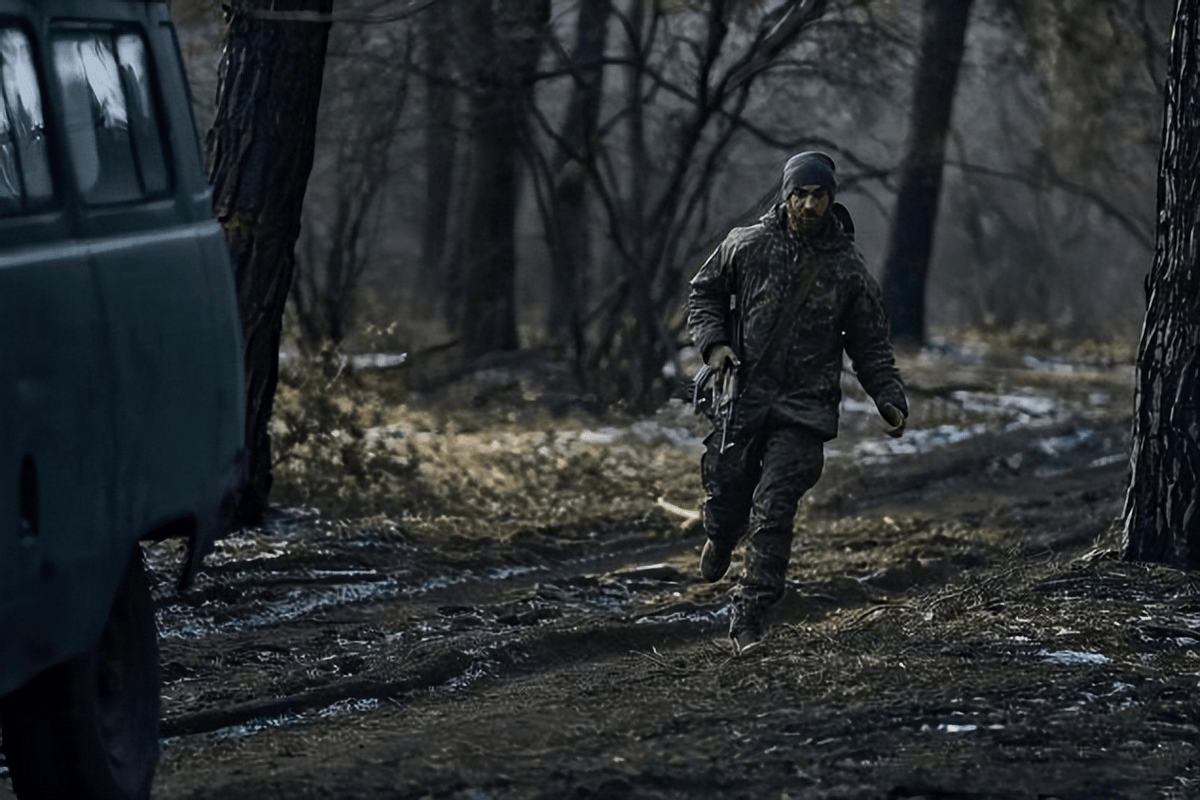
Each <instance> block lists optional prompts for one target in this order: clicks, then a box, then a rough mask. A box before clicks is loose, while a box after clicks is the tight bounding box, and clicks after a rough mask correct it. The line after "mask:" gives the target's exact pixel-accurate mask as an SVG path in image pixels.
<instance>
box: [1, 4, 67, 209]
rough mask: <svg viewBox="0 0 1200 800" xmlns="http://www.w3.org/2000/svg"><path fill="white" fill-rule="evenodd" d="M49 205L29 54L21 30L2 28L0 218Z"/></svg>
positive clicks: (50, 191)
mask: <svg viewBox="0 0 1200 800" xmlns="http://www.w3.org/2000/svg"><path fill="white" fill-rule="evenodd" d="M53 200H54V184H53V182H52V181H51V178H50V162H49V158H48V155H47V153H46V129H45V123H44V120H43V119H42V93H41V89H40V88H39V86H38V79H37V70H36V69H35V68H34V65H33V51H32V48H31V47H30V44H29V38H28V37H27V36H26V35H25V34H24V33H23V32H22V31H21V30H19V29H17V28H2V27H0V217H7V216H13V215H15V214H23V213H28V212H30V211H37V210H39V209H42V208H45V207H46V206H48V205H49V204H50V203H52V202H53Z"/></svg>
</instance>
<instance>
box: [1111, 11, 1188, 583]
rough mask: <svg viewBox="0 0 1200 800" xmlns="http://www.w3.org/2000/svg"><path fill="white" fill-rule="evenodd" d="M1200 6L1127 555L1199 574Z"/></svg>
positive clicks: (1140, 405) (1153, 287)
mask: <svg viewBox="0 0 1200 800" xmlns="http://www.w3.org/2000/svg"><path fill="white" fill-rule="evenodd" d="M1198 7H1200V0H1179V3H1178V5H1177V6H1176V8H1175V26H1174V31H1173V33H1172V40H1171V63H1170V70H1169V73H1168V75H1167V86H1166V108H1165V113H1164V116H1163V136H1162V154H1161V156H1160V158H1159V167H1158V231H1157V237H1156V242H1155V248H1154V264H1153V267H1152V269H1151V272H1150V275H1149V277H1148V279H1147V282H1146V291H1147V298H1146V299H1147V306H1146V320H1145V323H1144V325H1143V327H1142V338H1141V343H1140V345H1139V347H1138V364H1137V383H1136V390H1137V391H1136V399H1135V401H1134V417H1133V446H1132V451H1131V453H1130V485H1129V492H1128V494H1127V496H1126V499H1125V531H1124V547H1123V551H1124V556H1125V557H1126V558H1128V559H1130V560H1137V561H1154V562H1158V563H1163V564H1168V565H1171V566H1176V567H1181V568H1187V569H1197V568H1200V513H1197V512H1198V511H1200V504H1198V502H1197V501H1198V496H1197V492H1198V491H1200V446H1198V440H1200V409H1198V406H1200V397H1197V391H1200V335H1198V334H1200V270H1198V265H1197V257H1198V256H1200V238H1198V234H1200V227H1198V219H1197V214H1198V213H1200V110H1198V101H1197V97H1200V63H1198V57H1200V54H1198V52H1197V47H1198V45H1200V39H1198V38H1197V37H1200V24H1198V23H1197V16H1198V15H1200V11H1198Z"/></svg>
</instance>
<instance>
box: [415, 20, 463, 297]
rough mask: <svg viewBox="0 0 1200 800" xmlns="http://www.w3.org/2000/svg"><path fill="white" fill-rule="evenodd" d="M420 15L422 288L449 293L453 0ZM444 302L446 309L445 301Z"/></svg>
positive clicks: (454, 145)
mask: <svg viewBox="0 0 1200 800" xmlns="http://www.w3.org/2000/svg"><path fill="white" fill-rule="evenodd" d="M420 20H421V44H422V48H423V53H424V58H423V64H422V66H423V68H424V74H425V93H424V113H425V131H424V134H423V135H424V138H425V146H424V150H425V153H424V156H425V208H424V220H423V226H422V229H421V274H420V276H419V277H418V280H417V288H418V292H419V293H420V294H421V295H422V296H424V297H445V296H446V295H447V294H448V293H449V288H450V285H451V284H452V283H453V281H454V277H453V276H452V275H451V268H450V265H449V264H448V263H447V262H448V261H449V259H448V258H447V257H446V254H447V241H448V239H449V231H450V217H451V213H450V212H451V201H452V198H453V187H454V180H453V178H454V175H455V169H456V167H457V166H458V158H457V156H458V136H457V128H458V119H457V117H458V95H459V87H457V86H455V85H454V83H453V80H452V75H453V59H452V58H451V56H452V54H453V52H454V50H453V45H454V36H453V30H452V28H453V24H454V19H453V15H452V13H451V8H450V4H449V3H445V2H441V3H434V4H432V5H431V6H430V7H429V8H427V9H426V10H425V11H424V12H422V14H421V17H420ZM427 305H428V304H427ZM441 305H442V306H443V310H445V306H446V303H445V302H443V303H442V304H441ZM447 316H450V315H447Z"/></svg>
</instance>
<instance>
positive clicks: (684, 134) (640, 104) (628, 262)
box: [580, 0, 827, 407]
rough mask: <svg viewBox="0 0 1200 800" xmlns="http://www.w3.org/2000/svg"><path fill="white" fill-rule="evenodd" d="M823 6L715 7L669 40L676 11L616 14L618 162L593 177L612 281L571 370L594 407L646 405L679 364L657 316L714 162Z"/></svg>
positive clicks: (672, 290) (672, 286)
mask: <svg viewBox="0 0 1200 800" xmlns="http://www.w3.org/2000/svg"><path fill="white" fill-rule="evenodd" d="M826 5H827V4H826V2H825V0H800V2H791V1H790V0H789V1H787V2H781V3H780V4H779V5H778V6H776V7H775V8H772V9H770V10H768V11H766V12H763V13H759V14H757V16H755V12H756V11H757V9H754V8H751V7H748V6H742V5H741V4H737V3H732V2H713V3H709V4H706V5H705V6H704V7H703V10H702V11H701V12H700V16H699V17H698V18H696V17H688V18H687V19H685V20H683V21H681V22H680V23H679V25H678V27H677V28H676V30H675V31H674V32H673V36H667V34H665V33H664V31H665V30H666V29H667V27H668V26H669V25H670V23H671V22H673V20H672V19H670V18H669V16H668V15H669V14H671V13H675V11H674V10H673V9H670V8H667V7H665V6H664V5H660V4H654V5H652V6H648V5H647V4H645V3H642V2H640V0H631V3H630V6H629V9H628V11H627V12H626V13H623V14H621V15H620V23H621V30H622V31H623V32H624V49H625V50H626V55H625V56H624V65H625V66H624V69H625V73H626V74H625V76H624V86H625V92H626V102H625V103H624V104H623V105H622V107H621V108H620V109H618V110H617V111H616V112H615V114H614V116H613V121H614V122H617V121H620V122H621V123H623V132H622V136H621V139H620V140H621V142H622V146H621V147H620V148H619V150H620V152H622V153H623V154H624V158H623V159H618V158H617V156H616V155H615V151H616V150H617V149H618V148H615V147H614V146H612V145H609V146H606V147H605V148H603V149H602V150H601V151H600V155H601V158H600V159H599V160H598V162H597V165H596V167H595V172H594V173H593V174H592V181H593V185H594V186H595V187H596V190H597V193H598V195H599V197H600V199H601V201H602V203H603V209H604V216H605V218H606V220H607V224H608V231H609V236H610V240H611V242H612V246H613V247H614V249H615V252H616V253H617V257H618V276H619V277H618V279H617V280H616V281H615V282H613V285H612V286H611V288H610V290H609V292H608V293H607V296H606V297H604V298H601V299H600V300H599V301H598V302H597V303H596V304H594V307H593V309H592V311H591V312H590V314H589V318H590V323H591V324H590V332H589V333H590V335H589V337H588V351H587V353H586V355H585V359H584V363H583V364H582V366H581V368H580V372H581V374H583V375H584V376H585V377H586V378H587V379H588V380H590V384H589V386H588V388H590V389H591V390H592V391H593V392H594V393H595V394H596V395H597V396H599V397H600V398H601V399H604V400H608V401H612V400H617V399H623V400H625V401H627V402H630V403H631V404H633V405H634V406H641V407H652V406H654V405H656V404H657V403H658V402H659V401H661V399H662V397H663V395H664V392H665V391H666V390H667V389H668V387H669V383H668V382H667V381H666V380H664V377H663V374H662V367H663V365H664V364H666V363H670V362H672V361H673V360H674V359H675V358H676V350H677V342H676V335H675V334H673V333H672V332H671V331H670V330H669V328H668V326H667V324H666V318H667V316H668V315H669V313H670V309H671V308H672V307H673V305H674V304H675V303H676V302H677V300H678V289H679V285H680V281H681V270H682V268H683V263H684V258H683V256H684V254H685V253H686V252H687V251H688V249H689V248H690V247H691V246H693V244H694V238H695V237H696V235H697V232H698V230H697V221H698V220H700V219H701V218H702V217H703V216H704V212H705V210H706V208H707V203H708V199H709V198H710V196H711V193H712V192H713V191H714V185H713V177H714V175H715V174H716V173H717V165H718V164H719V163H720V162H721V160H722V159H723V157H725V156H726V155H727V154H728V152H729V148H730V145H731V143H732V141H733V139H734V137H735V136H736V135H737V134H738V133H744V132H746V131H747V130H751V131H755V133H756V134H758V135H762V134H763V132H762V131H761V130H755V127H754V126H753V125H752V124H751V123H750V122H749V120H748V119H747V118H746V116H745V111H746V109H747V106H748V104H749V102H750V98H751V91H752V89H753V88H754V86H755V84H756V82H757V81H758V80H759V79H760V78H761V77H762V76H763V75H764V74H765V73H767V71H769V70H770V69H771V68H772V67H774V66H776V65H777V64H778V62H779V61H781V60H782V58H783V56H784V53H785V52H786V51H787V49H788V48H789V47H790V46H791V45H792V44H794V43H795V42H796V41H797V39H798V38H799V37H800V35H801V33H803V31H804V30H806V29H807V28H808V27H809V26H810V25H812V24H813V23H814V22H816V21H817V20H819V19H820V18H821V17H822V16H823V15H824V13H825V9H826ZM745 19H749V20H753V21H751V22H747V23H741V24H739V25H738V26H737V27H738V28H739V30H738V33H744V34H748V35H737V36H731V33H732V32H733V31H734V30H735V25H734V23H735V21H737V20H745ZM693 23H696V24H693ZM664 40H665V41H664ZM655 53H658V54H659V55H660V61H658V62H655V61H654V59H653V58H652V55H653V54H655ZM658 96H662V97H664V98H666V99H668V100H669V104H667V108H668V110H667V111H666V112H665V113H666V119H665V121H663V122H662V123H661V126H660V125H659V124H656V125H654V126H653V127H651V126H650V125H648V124H647V116H646V115H647V111H648V108H650V107H651V106H653V105H654V102H653V101H654V100H655V99H656V97H658ZM775 144H776V146H780V145H782V146H785V147H786V146H787V143H786V142H784V143H780V142H775Z"/></svg>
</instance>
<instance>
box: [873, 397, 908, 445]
mask: <svg viewBox="0 0 1200 800" xmlns="http://www.w3.org/2000/svg"><path fill="white" fill-rule="evenodd" d="M879 413H880V414H881V415H882V416H883V418H884V420H886V421H887V424H888V427H887V429H886V430H884V433H886V434H887V435H888V436H891V437H892V438H895V439H898V438H900V437H901V436H903V435H904V428H905V426H906V425H907V424H908V418H907V417H906V416H904V412H903V411H901V410H900V409H898V408H896V407H895V406H894V405H892V404H891V403H884V404H883V407H882V408H880V409H879Z"/></svg>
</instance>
